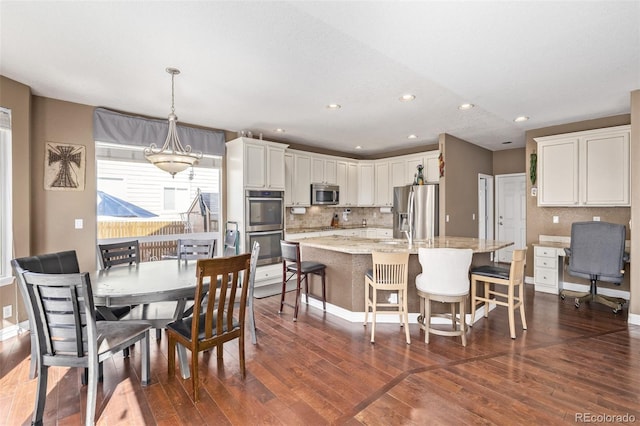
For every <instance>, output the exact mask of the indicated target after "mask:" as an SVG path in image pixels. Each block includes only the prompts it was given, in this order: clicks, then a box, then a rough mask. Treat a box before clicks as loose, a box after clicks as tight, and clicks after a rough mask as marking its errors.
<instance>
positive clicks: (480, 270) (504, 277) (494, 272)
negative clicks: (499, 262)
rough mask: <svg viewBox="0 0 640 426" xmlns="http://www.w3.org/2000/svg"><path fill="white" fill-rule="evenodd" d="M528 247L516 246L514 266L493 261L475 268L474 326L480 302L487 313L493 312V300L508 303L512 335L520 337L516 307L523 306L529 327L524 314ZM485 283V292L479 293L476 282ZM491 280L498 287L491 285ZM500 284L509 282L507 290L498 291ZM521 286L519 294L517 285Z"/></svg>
mask: <svg viewBox="0 0 640 426" xmlns="http://www.w3.org/2000/svg"><path fill="white" fill-rule="evenodd" d="M526 254H527V250H526V249H522V250H514V251H513V257H512V260H511V267H510V268H501V267H498V266H493V265H483V266H478V267H475V268H471V326H473V321H474V319H475V313H476V306H478V305H482V304H483V303H484V317H485V318H487V317H488V316H489V306H490V304H491V303H495V304H496V305H500V306H506V307H507V309H508V310H509V331H510V334H511V338H512V339H515V338H516V325H515V310H516V309H517V308H520V318H521V319H522V329H523V330H526V329H527V320H526V318H525V315H524V265H525V261H526ZM477 282H483V283H484V295H483V296H478V293H477V289H476V283H477ZM491 284H494V288H493V289H491ZM496 285H502V286H506V289H505V290H506V293H505V292H504V291H498V290H497V289H496ZM516 287H518V296H516V295H515V288H516Z"/></svg>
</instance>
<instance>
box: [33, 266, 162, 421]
mask: <svg viewBox="0 0 640 426" xmlns="http://www.w3.org/2000/svg"><path fill="white" fill-rule="evenodd" d="M22 277H23V280H24V283H25V287H26V290H27V294H28V299H27V301H26V302H27V305H28V309H29V310H30V311H31V312H32V314H33V323H34V325H35V332H36V336H37V338H36V348H37V350H36V353H37V356H38V386H37V393H36V400H35V408H34V410H33V417H32V424H36V425H41V424H42V417H43V413H44V408H45V400H46V396H47V378H48V371H49V367H51V366H63V367H82V368H86V369H88V387H87V406H86V416H85V424H87V425H92V424H94V423H95V411H96V397H97V387H98V378H99V376H100V368H99V365H100V363H102V362H103V361H104V360H105V359H107V358H109V357H111V356H113V355H114V354H116V353H118V352H119V351H121V350H123V349H125V348H128V347H129V346H131V345H133V344H135V343H136V342H138V341H140V346H141V349H142V350H141V357H142V361H141V364H142V377H141V381H142V384H143V385H144V386H146V385H147V384H149V380H150V375H149V365H150V357H149V329H150V328H151V326H150V325H149V324H147V323H144V322H133V321H127V322H121V321H96V319H95V318H96V317H95V315H96V312H95V306H94V303H93V293H92V290H91V282H90V279H89V274H87V273H79V274H39V273H35V272H23V273H22Z"/></svg>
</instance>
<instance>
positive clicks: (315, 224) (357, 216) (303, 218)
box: [284, 206, 393, 229]
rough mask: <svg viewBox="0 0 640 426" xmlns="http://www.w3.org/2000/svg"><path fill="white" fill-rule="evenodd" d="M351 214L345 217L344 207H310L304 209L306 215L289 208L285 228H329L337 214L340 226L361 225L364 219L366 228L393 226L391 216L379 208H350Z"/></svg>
mask: <svg viewBox="0 0 640 426" xmlns="http://www.w3.org/2000/svg"><path fill="white" fill-rule="evenodd" d="M349 209H350V210H351V213H349V214H347V215H346V220H345V215H344V214H343V212H344V211H345V210H346V209H345V208H344V207H328V206H311V207H306V213H304V214H293V213H291V208H290V207H287V208H286V211H285V219H284V224H285V228H287V229H291V228H319V227H325V226H326V227H328V226H331V219H332V218H333V215H334V214H336V213H337V214H338V221H339V224H340V226H353V225H361V224H362V220H363V219H366V221H367V226H368V227H379V228H391V227H392V226H393V214H392V213H381V212H380V208H379V207H350V208H349Z"/></svg>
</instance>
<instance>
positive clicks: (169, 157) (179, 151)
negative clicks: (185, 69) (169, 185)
mask: <svg viewBox="0 0 640 426" xmlns="http://www.w3.org/2000/svg"><path fill="white" fill-rule="evenodd" d="M166 71H167V72H168V73H169V74H171V113H169V133H168V134H167V139H166V140H165V141H164V145H162V148H160V149H158V147H157V146H156V144H155V143H152V144H151V145H150V146H149V147H147V148H145V149H144V156H145V157H146V158H147V160H149V161H150V162H151V163H152V164H153V165H154V166H156V167H158V168H159V169H161V170H164V171H165V172H167V173H170V174H171V176H175V174H176V173H180V172H182V171H184V170H186V169H187V168H189V167H191V166H193V165H195V164H198V160H199V159H201V158H202V153H201V152H191V146H190V145H187V146H182V144H181V143H180V138H178V131H177V128H176V124H177V122H178V117H177V116H176V114H175V107H174V78H175V76H176V75H178V74H180V70H179V69H177V68H167V70H166Z"/></svg>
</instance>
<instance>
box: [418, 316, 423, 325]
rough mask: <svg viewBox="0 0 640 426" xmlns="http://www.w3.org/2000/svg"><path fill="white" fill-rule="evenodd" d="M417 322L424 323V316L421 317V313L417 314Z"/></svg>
mask: <svg viewBox="0 0 640 426" xmlns="http://www.w3.org/2000/svg"><path fill="white" fill-rule="evenodd" d="M417 319H418V323H420V324H424V318H422V315H418V318H417Z"/></svg>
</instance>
